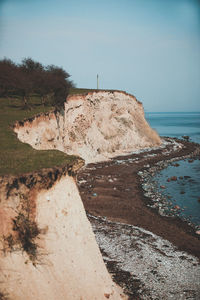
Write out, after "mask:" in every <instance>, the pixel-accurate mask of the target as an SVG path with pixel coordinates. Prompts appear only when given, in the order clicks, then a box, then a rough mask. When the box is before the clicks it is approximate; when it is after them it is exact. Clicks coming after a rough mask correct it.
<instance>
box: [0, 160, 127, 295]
mask: <svg viewBox="0 0 200 300" xmlns="http://www.w3.org/2000/svg"><path fill="white" fill-rule="evenodd" d="M81 165H83V161H82V160H78V161H77V162H76V163H75V164H73V165H71V166H69V165H68V166H67V167H62V168H54V169H46V170H42V171H40V172H37V173H30V174H26V175H21V176H18V177H14V176H5V177H1V178H0V195H1V197H0V237H1V238H0V249H1V251H0V299H9V300H25V299H29V300H41V299H48V300H55V299H59V300H72V299H73V300H76V299H77V300H80V299H82V300H83V299H84V300H91V299H96V300H101V299H102V300H103V299H104V300H105V299H113V300H115V299H124V298H123V297H124V296H123V295H122V292H121V290H120V289H119V288H118V287H116V285H115V284H114V283H113V282H112V279H111V277H110V275H109V273H108V271H107V270H106V267H105V265H104V263H103V260H102V256H101V254H100V251H99V248H98V246H97V243H96V241H95V237H94V234H93V232H92V229H91V225H90V223H89V221H88V220H87V217H86V214H85V210H84V207H83V204H82V201H81V199H80V196H79V192H78V189H77V186H76V182H75V177H74V176H75V174H76V171H77V169H78V168H80V166H81Z"/></svg>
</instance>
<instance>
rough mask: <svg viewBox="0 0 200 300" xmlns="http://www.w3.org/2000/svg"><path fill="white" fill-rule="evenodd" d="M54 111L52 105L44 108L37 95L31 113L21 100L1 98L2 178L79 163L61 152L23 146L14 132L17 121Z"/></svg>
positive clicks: (33, 100)
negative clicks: (13, 126) (73, 162)
mask: <svg viewBox="0 0 200 300" xmlns="http://www.w3.org/2000/svg"><path fill="white" fill-rule="evenodd" d="M53 109H54V108H53V107H52V106H50V105H49V106H44V105H42V104H41V99H40V97H37V95H35V96H34V95H33V96H32V97H31V98H30V101H29V109H24V108H23V102H22V100H21V99H20V98H18V97H12V98H9V99H5V98H0V143H1V144H0V175H7V174H12V175H18V174H23V173H28V172H33V171H38V170H40V169H41V168H49V167H54V166H61V165H66V164H68V163H71V162H72V161H74V160H75V159H76V157H75V156H72V155H67V154H65V153H63V152H61V151H58V150H41V151H38V150H35V149H33V148H32V147H31V146H30V145H28V144H25V143H22V142H20V141H19V140H18V138H17V137H16V134H15V133H14V132H13V128H12V125H13V124H14V123H15V122H16V121H20V120H21V121H22V120H23V119H28V118H31V117H33V116H35V115H36V114H39V113H45V112H48V111H51V110H53Z"/></svg>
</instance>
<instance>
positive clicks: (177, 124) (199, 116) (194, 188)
mask: <svg viewBox="0 0 200 300" xmlns="http://www.w3.org/2000/svg"><path fill="white" fill-rule="evenodd" d="M145 115H146V119H147V121H148V122H149V124H150V125H151V127H152V128H154V129H155V130H156V131H157V132H158V133H159V135H160V136H169V137H177V138H181V137H182V136H185V135H187V136H189V137H190V140H191V141H194V142H196V143H200V112H190V113H177V112H176V113H146V114H145ZM177 163H178V164H179V166H178V167H176V166H174V165H173V164H172V165H170V166H169V167H168V168H166V169H164V170H162V171H161V172H159V173H158V174H157V176H156V177H155V179H156V182H157V186H158V189H159V191H160V192H162V193H163V194H164V195H166V197H167V198H169V207H177V206H178V207H179V209H177V214H179V216H180V217H181V218H183V219H186V220H188V221H189V222H192V223H193V224H194V225H195V226H200V160H194V161H193V162H191V161H188V160H185V161H183V160H182V161H178V162H177ZM172 176H176V177H177V180H176V181H170V182H168V181H167V179H168V178H170V177H172ZM162 185H164V186H166V189H164V190H163V189H161V188H160V186H162Z"/></svg>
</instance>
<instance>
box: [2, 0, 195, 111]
mask: <svg viewBox="0 0 200 300" xmlns="http://www.w3.org/2000/svg"><path fill="white" fill-rule="evenodd" d="M4 57H7V58H10V59H11V60H13V61H14V62H16V63H20V62H21V60H22V59H23V58H25V57H31V58H32V59H34V60H36V61H39V62H41V63H42V64H44V65H50V64H54V65H56V66H60V67H62V68H64V69H65V70H66V71H67V72H68V73H69V74H70V75H71V79H72V80H73V82H74V83H75V84H76V86H77V87H79V88H96V87H97V74H98V75H99V88H100V89H117V90H125V91H126V92H128V93H131V94H133V95H135V96H136V98H137V99H138V100H140V101H141V102H142V103H143V106H144V109H145V111H150V112H152V111H200V1H199V0H101V1H95V0H56V1H55V0H0V59H3V58H4Z"/></svg>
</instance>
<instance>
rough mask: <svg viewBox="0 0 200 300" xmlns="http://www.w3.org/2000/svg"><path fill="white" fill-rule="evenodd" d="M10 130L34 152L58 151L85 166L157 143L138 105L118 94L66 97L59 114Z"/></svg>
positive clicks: (126, 96) (28, 121)
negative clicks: (83, 163) (81, 162)
mask: <svg viewBox="0 0 200 300" xmlns="http://www.w3.org/2000/svg"><path fill="white" fill-rule="evenodd" d="M14 130H15V132H16V133H17V135H18V138H19V139H20V140H21V141H22V142H26V143H29V144H30V145H32V147H33V148H35V149H39V150H45V149H58V150H61V151H64V152H65V153H68V154H74V155H79V156H81V157H82V158H83V159H85V161H86V163H88V162H95V161H100V160H106V159H108V158H111V157H114V156H116V155H120V154H123V153H127V152H131V151H134V150H137V149H141V148H145V147H152V146H156V145H160V143H161V140H160V137H159V136H158V134H157V133H156V132H155V131H154V130H153V129H152V128H151V127H150V126H149V124H148V123H147V121H146V120H145V117H144V111H143V107H142V104H141V103H140V102H139V101H137V99H136V98H135V97H134V96H132V95H129V94H126V93H125V92H120V91H115V92H106V91H99V92H93V93H88V94H86V95H76V96H69V97H68V99H67V102H66V103H65V109H64V111H63V113H57V114H55V113H49V114H45V115H44V114H43V115H40V116H38V117H36V118H34V119H32V120H27V121H25V122H24V123H22V122H18V123H16V126H15V129H14Z"/></svg>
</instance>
